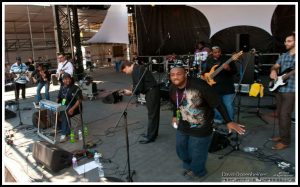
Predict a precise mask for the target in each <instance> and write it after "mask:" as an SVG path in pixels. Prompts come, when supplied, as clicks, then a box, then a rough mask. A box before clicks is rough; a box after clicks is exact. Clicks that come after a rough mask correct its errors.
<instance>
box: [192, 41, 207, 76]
mask: <svg viewBox="0 0 300 187" xmlns="http://www.w3.org/2000/svg"><path fill="white" fill-rule="evenodd" d="M210 52H211V51H210V49H209V48H208V47H206V46H205V42H204V41H201V42H198V43H197V44H196V47H195V52H194V55H195V60H194V63H193V67H194V71H193V75H194V76H193V77H196V76H197V75H198V74H202V72H203V70H204V69H205V67H206V59H207V57H208V55H209V54H210Z"/></svg>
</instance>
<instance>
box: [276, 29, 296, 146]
mask: <svg viewBox="0 0 300 187" xmlns="http://www.w3.org/2000/svg"><path fill="white" fill-rule="evenodd" d="M284 45H285V48H286V49H287V50H288V51H287V52H286V53H283V54H282V55H281V56H280V57H279V59H278V60H277V62H276V63H275V65H273V66H272V68H271V73H270V78H271V79H274V80H276V79H277V77H278V73H281V72H283V71H284V70H286V69H288V68H295V55H296V52H295V33H292V34H290V35H288V36H287V37H286V39H285V42H284ZM276 98H277V103H276V105H277V108H278V111H279V112H278V119H279V136H277V137H273V138H271V140H272V141H274V142H276V144H275V145H274V146H273V147H272V149H275V150H281V149H285V148H287V147H288V146H289V144H290V143H291V115H292V112H293V109H294V105H295V74H293V75H291V76H290V77H289V78H288V79H287V84H285V85H283V86H281V87H280V88H279V90H278V93H277V97H276Z"/></svg>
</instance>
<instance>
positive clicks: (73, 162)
mask: <svg viewBox="0 0 300 187" xmlns="http://www.w3.org/2000/svg"><path fill="white" fill-rule="evenodd" d="M72 166H73V168H74V169H75V168H76V167H77V166H78V165H77V158H76V157H75V155H73V158H72Z"/></svg>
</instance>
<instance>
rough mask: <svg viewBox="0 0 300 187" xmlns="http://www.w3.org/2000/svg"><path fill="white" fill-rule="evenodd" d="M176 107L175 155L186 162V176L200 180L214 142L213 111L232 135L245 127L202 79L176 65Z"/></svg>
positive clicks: (173, 88) (173, 97)
mask: <svg viewBox="0 0 300 187" xmlns="http://www.w3.org/2000/svg"><path fill="white" fill-rule="evenodd" d="M170 78H171V81H172V85H171V87H170V99H171V102H172V104H173V118H172V123H173V124H174V123H175V124H177V133H176V152H177V155H178V157H179V158H180V160H182V161H183V168H184V169H185V171H184V173H183V175H184V176H186V177H187V178H188V179H197V178H199V177H202V176H204V175H205V174H206V173H207V171H206V169H205V164H206V160H207V155H208V149H209V145H210V142H211V134H212V124H213V118H214V108H217V110H218V111H219V112H220V113H221V114H222V116H223V118H224V120H225V122H226V123H227V128H228V130H229V132H231V131H232V130H234V131H236V132H237V133H239V134H244V133H245V129H244V126H243V125H240V124H237V123H235V122H233V121H232V120H231V119H230V117H229V116H228V114H227V112H226V109H225V107H224V105H223V103H222V102H221V100H220V99H219V97H218V95H217V93H216V92H215V91H214V89H213V88H211V87H210V86H209V85H208V84H207V83H205V82H204V81H203V80H201V79H196V78H188V77H187V73H186V71H185V69H184V68H183V67H182V66H180V65H177V66H175V67H173V68H172V69H171V71H170Z"/></svg>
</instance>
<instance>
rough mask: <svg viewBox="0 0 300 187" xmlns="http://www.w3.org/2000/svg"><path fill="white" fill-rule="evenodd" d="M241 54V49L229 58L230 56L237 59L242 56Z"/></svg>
mask: <svg viewBox="0 0 300 187" xmlns="http://www.w3.org/2000/svg"><path fill="white" fill-rule="evenodd" d="M242 54H243V51H240V52H238V53H235V54H233V55H232V57H231V58H232V60H238V59H239V58H240V57H241V56H242Z"/></svg>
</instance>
